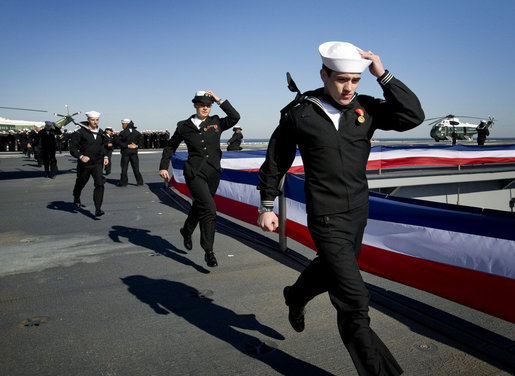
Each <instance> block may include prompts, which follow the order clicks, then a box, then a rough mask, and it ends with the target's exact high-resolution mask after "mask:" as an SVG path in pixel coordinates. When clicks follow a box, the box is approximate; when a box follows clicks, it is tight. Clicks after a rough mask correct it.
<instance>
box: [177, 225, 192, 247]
mask: <svg viewBox="0 0 515 376" xmlns="http://www.w3.org/2000/svg"><path fill="white" fill-rule="evenodd" d="M179 232H180V233H181V235H182V237H183V239H184V247H185V248H186V249H187V250H188V251H191V249H192V248H193V243H192V241H191V235H188V234H186V231H185V230H184V228H181V229H180V230H179Z"/></svg>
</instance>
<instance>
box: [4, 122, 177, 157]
mask: <svg viewBox="0 0 515 376" xmlns="http://www.w3.org/2000/svg"><path fill="white" fill-rule="evenodd" d="M41 129H42V127H39V126H35V127H34V129H32V130H31V129H28V128H25V129H23V130H20V131H12V130H11V131H2V132H0V151H19V152H22V153H23V154H26V155H29V156H30V154H33V153H34V151H33V150H29V149H31V148H33V147H34V145H37V144H36V143H34V138H35V135H36V134H37V133H38V132H39V131H41ZM72 133H73V131H68V129H62V134H61V135H59V136H58V137H57V138H56V150H57V151H58V152H63V151H68V150H70V149H69V148H70V140H71V136H72ZM112 133H113V135H114V136H115V138H116V136H118V134H119V132H115V131H113V132H112ZM141 134H142V136H143V145H142V148H143V149H162V148H164V147H165V145H166V142H167V141H168V139H169V138H170V132H169V131H168V130H164V131H141ZM29 144H30V145H29ZM114 147H115V149H119V146H118V145H117V144H116V142H115V143H114Z"/></svg>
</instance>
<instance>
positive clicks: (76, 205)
mask: <svg viewBox="0 0 515 376" xmlns="http://www.w3.org/2000/svg"><path fill="white" fill-rule="evenodd" d="M73 205H75V208H77V209H80V206H81V204H80V200H79V199H76V200H75V201H73Z"/></svg>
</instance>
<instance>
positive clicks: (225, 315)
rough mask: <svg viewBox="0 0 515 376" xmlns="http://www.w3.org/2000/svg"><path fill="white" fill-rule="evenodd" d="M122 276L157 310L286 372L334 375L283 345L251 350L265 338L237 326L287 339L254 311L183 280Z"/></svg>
mask: <svg viewBox="0 0 515 376" xmlns="http://www.w3.org/2000/svg"><path fill="white" fill-rule="evenodd" d="M121 280H122V281H123V283H125V284H126V285H127V287H128V291H129V292H130V293H131V294H133V295H134V296H136V297H137V298H138V299H139V300H140V301H141V302H143V303H145V304H148V305H149V306H150V307H151V308H152V309H153V310H154V311H155V312H156V313H158V314H162V315H168V314H170V313H173V314H175V315H177V316H180V317H182V318H183V319H185V320H186V321H187V322H189V323H190V324H191V325H194V326H196V327H197V328H199V329H202V330H203V331H205V332H206V333H208V334H210V335H212V336H214V337H216V338H218V339H220V340H222V341H225V342H227V343H228V344H230V345H232V346H233V347H234V348H236V349H237V350H238V351H241V352H242V353H245V354H246V355H248V356H252V357H254V358H255V359H258V360H260V361H262V362H263V363H266V364H267V365H269V366H270V367H272V368H273V369H274V370H275V371H276V372H278V373H280V374H282V375H324V376H327V375H331V374H330V373H328V372H327V371H325V370H323V369H320V368H318V367H316V366H314V365H312V364H309V363H307V362H304V361H302V360H300V359H297V358H295V357H293V356H291V355H289V354H287V353H285V352H284V351H281V350H279V349H276V350H273V351H270V352H268V353H266V354H263V353H262V354H259V355H255V353H252V352H249V351H248V350H249V344H259V343H262V342H263V341H262V340H260V339H259V338H257V337H254V336H252V335H249V334H246V333H243V332H241V331H239V330H237V329H244V330H255V331H258V332H259V333H260V334H261V335H263V336H267V337H270V338H273V339H276V340H283V339H284V337H283V336H282V335H281V334H280V333H278V332H277V331H275V330H274V329H273V328H270V327H268V326H266V325H263V324H261V323H260V322H259V321H258V320H257V319H256V316H255V315H254V314H244V315H241V314H237V313H235V312H234V311H231V310H230V309H227V308H225V307H222V306H220V305H217V304H215V303H214V300H213V299H210V298H208V297H199V296H201V294H200V293H199V291H198V290H196V289H195V288H193V287H191V286H188V285H186V284H184V283H181V282H176V281H169V280H164V279H152V278H148V277H145V276H142V275H133V276H128V277H125V278H122V279H121ZM236 328H237V329H236ZM265 344H266V343H265ZM194 350H195V349H192V351H194Z"/></svg>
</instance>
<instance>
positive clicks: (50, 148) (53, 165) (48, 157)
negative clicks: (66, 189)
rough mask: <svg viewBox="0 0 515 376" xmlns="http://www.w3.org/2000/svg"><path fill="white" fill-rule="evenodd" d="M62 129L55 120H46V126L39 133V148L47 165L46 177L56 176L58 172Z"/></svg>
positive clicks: (41, 156) (44, 163)
mask: <svg viewBox="0 0 515 376" xmlns="http://www.w3.org/2000/svg"><path fill="white" fill-rule="evenodd" d="M61 133H62V132H61V130H60V129H59V128H57V127H56V126H55V123H54V122H53V121H45V128H43V129H42V130H40V131H39V133H38V148H39V153H40V158H41V159H42V160H43V165H44V166H45V177H50V178H51V179H53V178H55V174H56V173H57V159H56V157H55V151H56V146H57V145H56V142H57V136H59V135H60V134H61Z"/></svg>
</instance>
